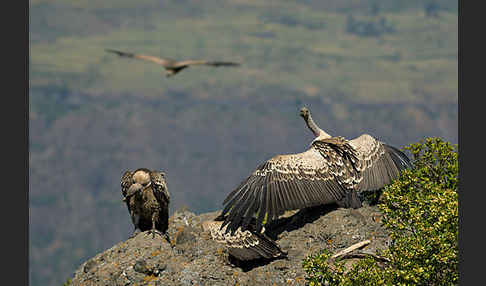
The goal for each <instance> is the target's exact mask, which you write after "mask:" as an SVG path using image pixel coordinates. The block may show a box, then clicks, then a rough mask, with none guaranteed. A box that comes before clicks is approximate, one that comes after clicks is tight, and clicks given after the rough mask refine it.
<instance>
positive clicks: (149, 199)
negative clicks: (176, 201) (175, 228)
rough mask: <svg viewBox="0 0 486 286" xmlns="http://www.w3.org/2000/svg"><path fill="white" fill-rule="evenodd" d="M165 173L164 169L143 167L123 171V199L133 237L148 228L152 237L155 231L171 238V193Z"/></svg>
mask: <svg viewBox="0 0 486 286" xmlns="http://www.w3.org/2000/svg"><path fill="white" fill-rule="evenodd" d="M164 176H165V174H164V173H163V172H159V171H151V170H149V169H146V168H139V169H137V170H135V171H134V172H132V171H125V173H124V174H123V176H122V178H121V190H122V195H123V201H125V202H126V204H127V208H128V212H129V213H130V217H131V219H132V223H133V225H134V227H135V229H134V231H133V234H132V237H133V236H134V235H136V234H138V233H139V232H141V231H146V230H148V231H149V233H152V237H155V234H159V235H164V236H165V238H166V239H167V241H169V242H170V239H169V237H168V234H167V229H168V227H169V202H170V194H169V191H168V189H167V184H166V182H165V178H164Z"/></svg>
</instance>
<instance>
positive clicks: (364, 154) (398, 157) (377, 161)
mask: <svg viewBox="0 0 486 286" xmlns="http://www.w3.org/2000/svg"><path fill="white" fill-rule="evenodd" d="M349 144H351V145H352V146H353V147H354V148H355V149H356V150H357V151H358V154H359V155H358V158H359V163H358V169H359V170H360V171H361V173H362V177H363V179H362V180H361V182H360V183H359V185H358V189H357V190H358V191H367V190H378V189H380V188H382V187H384V186H385V185H387V184H390V183H391V182H392V181H393V180H394V179H396V178H397V177H398V175H399V173H400V171H401V170H403V169H405V168H410V167H411V166H412V165H411V163H410V160H409V158H408V157H407V155H405V154H404V153H403V152H402V151H400V150H398V149H397V148H395V147H393V146H390V145H387V144H384V143H383V142H380V141H378V140H376V139H375V138H373V137H372V136H370V135H368V134H363V135H361V136H359V137H357V138H355V139H353V140H350V141H349Z"/></svg>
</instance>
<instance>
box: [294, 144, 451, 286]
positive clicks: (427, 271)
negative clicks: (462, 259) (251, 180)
mask: <svg viewBox="0 0 486 286" xmlns="http://www.w3.org/2000/svg"><path fill="white" fill-rule="evenodd" d="M405 149H407V150H409V151H410V153H411V154H412V156H413V158H412V161H413V165H414V167H413V168H412V169H411V170H405V171H404V172H402V174H401V175H400V177H399V178H398V179H397V180H395V181H394V182H393V183H392V184H390V185H388V186H386V187H385V188H384V190H383V194H382V196H381V198H380V203H379V204H378V207H379V208H380V210H381V211H382V212H383V224H384V226H385V227H386V228H387V229H388V230H389V231H390V238H391V241H392V242H391V244H390V246H389V248H388V249H386V250H384V251H383V252H382V253H379V255H380V256H382V257H384V258H385V259H388V260H389V261H388V262H386V263H383V262H380V263H378V262H377V261H375V259H374V258H372V257H368V258H366V259H362V260H360V261H359V262H357V263H356V264H354V265H353V266H352V267H351V269H349V270H346V269H344V267H343V263H342V262H340V261H339V260H338V261H336V262H334V263H332V262H330V261H329V260H328V258H329V257H330V254H329V252H328V251H327V250H324V251H321V252H320V253H318V254H316V255H311V256H309V257H307V258H306V259H304V261H303V267H304V269H305V271H306V273H307V277H306V279H307V281H308V284H309V285H455V284H457V283H458V276H459V273H458V268H457V264H458V245H457V234H458V209H457V207H458V202H457V183H458V171H459V165H458V153H457V152H458V150H457V149H458V146H457V145H454V146H453V145H451V144H449V143H448V142H444V141H442V139H440V138H427V139H425V140H422V141H420V142H419V143H417V144H411V145H410V146H407V147H405Z"/></svg>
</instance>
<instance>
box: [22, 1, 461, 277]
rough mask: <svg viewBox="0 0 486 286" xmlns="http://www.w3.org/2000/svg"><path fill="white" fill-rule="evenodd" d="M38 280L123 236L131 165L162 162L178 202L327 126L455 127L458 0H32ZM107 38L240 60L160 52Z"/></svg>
mask: <svg viewBox="0 0 486 286" xmlns="http://www.w3.org/2000/svg"><path fill="white" fill-rule="evenodd" d="M29 3H30V5H29V16H30V22H29V39H30V53H29V141H30V142H29V143H30V153H29V159H30V162H29V164H30V168H29V188H30V189H29V207H30V220H29V222H30V223H29V235H30V237H29V239H30V248H29V254H30V255H29V256H30V257H29V265H30V268H29V271H30V272H29V280H30V284H31V285H60V284H62V282H64V281H65V280H66V278H67V277H68V276H70V275H72V272H73V271H74V269H76V268H77V267H78V266H79V265H80V263H81V262H82V261H84V260H86V259H87V258H88V257H91V256H93V255H94V254H96V253H99V252H101V251H103V250H105V249H106V248H107V247H110V246H112V245H113V244H116V243H117V242H119V241H122V240H125V239H126V238H127V237H128V235H129V234H130V233H131V231H132V225H131V222H130V218H129V215H128V211H127V209H126V207H125V205H124V204H123V203H122V201H121V191H120V178H121V175H122V173H123V172H124V171H125V170H126V169H132V170H133V169H136V168H138V167H147V168H153V169H160V170H163V171H164V172H166V174H167V182H168V186H169V191H170V192H171V195H172V202H171V213H172V212H173V211H174V210H176V209H179V208H181V207H183V206H187V207H188V208H189V209H190V210H191V211H193V212H196V213H201V212H209V211H215V210H217V209H219V208H220V207H221V203H222V201H223V199H224V198H225V196H226V195H227V194H228V193H229V192H230V191H232V190H233V188H234V187H236V186H237V185H238V184H239V183H240V181H241V180H243V179H244V178H246V176H248V175H249V174H250V172H251V171H252V170H253V169H254V168H255V167H256V166H257V165H258V164H259V163H261V162H262V161H264V160H266V159H269V158H270V157H272V156H274V155H276V154H284V153H295V152H301V151H304V150H305V149H306V148H307V146H308V144H309V143H310V141H311V140H312V134H311V132H309V131H308V130H307V128H306V126H305V124H304V122H303V121H302V119H301V118H300V117H299V116H298V111H299V108H300V107H302V106H304V105H305V106H307V107H308V108H309V109H310V110H311V112H312V114H313V117H314V118H315V121H316V122H317V123H318V124H319V125H320V126H321V127H322V128H323V129H324V130H326V131H327V132H328V133H330V134H332V135H340V136H345V137H347V138H353V137H356V136H359V135H360V134H362V133H365V132H366V133H369V134H371V135H373V136H375V137H377V138H380V139H381V140H382V141H385V142H387V143H389V144H392V145H395V146H397V147H402V146H404V145H407V144H409V143H411V142H417V141H418V140H420V139H422V138H424V137H429V136H438V137H442V138H444V139H445V140H447V141H450V142H452V143H457V141H458V132H457V128H458V127H457V120H458V119H457V118H458V106H457V104H458V13H457V1H452V0H450V1H449V0H443V1H432V0H422V1H418V0H409V1H400V0H387V1H384V0H383V1H377V0H328V1H319V0H305V1H281V0H279V1H276V0H272V1H264V0H252V1H242V0H232V1H219V0H207V1H196V0H177V1H175V0H174V1H155V0H140V1H126V0H117V1H111V0H106V1H69V2H67V1H61V0H30V2H29ZM105 48H114V49H120V50H122V51H128V52H136V53H144V54H149V55H155V56H161V57H171V58H175V59H187V58H192V59H196V58H203V59H217V60H234V61H240V62H242V63H243V65H242V66H241V67H238V68H210V67H191V68H189V69H187V70H184V71H183V72H181V73H180V74H178V75H176V76H175V77H173V78H169V79H167V78H165V76H164V71H163V70H162V69H161V67H160V66H158V65H155V64H151V63H147V62H143V61H138V60H131V59H123V58H119V57H117V56H116V55H113V54H108V53H106V52H105V51H104V49H105Z"/></svg>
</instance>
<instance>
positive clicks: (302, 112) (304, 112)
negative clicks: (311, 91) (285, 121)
mask: <svg viewBox="0 0 486 286" xmlns="http://www.w3.org/2000/svg"><path fill="white" fill-rule="evenodd" d="M300 116H302V118H304V119H305V120H307V118H309V109H307V107H302V108H301V109H300Z"/></svg>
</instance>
